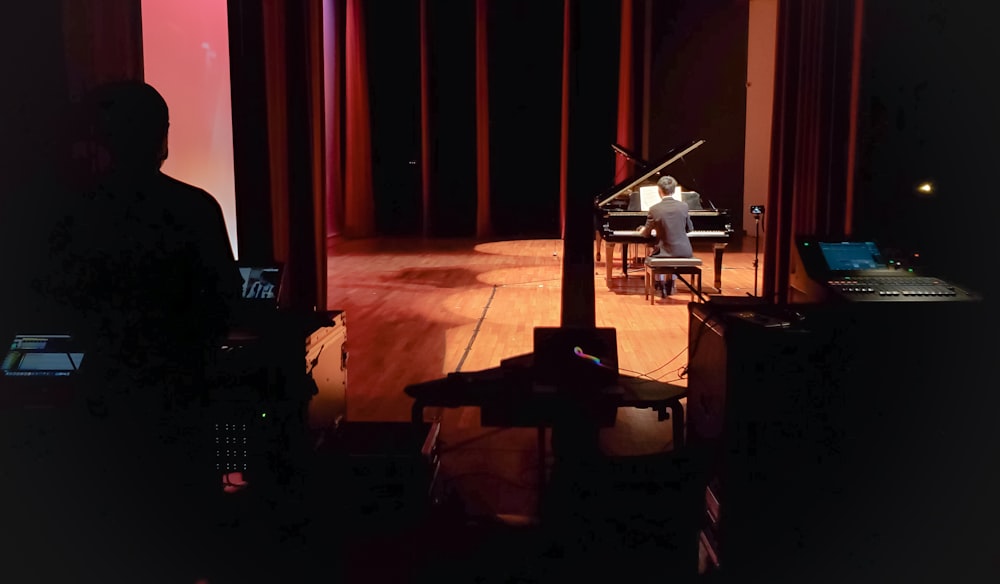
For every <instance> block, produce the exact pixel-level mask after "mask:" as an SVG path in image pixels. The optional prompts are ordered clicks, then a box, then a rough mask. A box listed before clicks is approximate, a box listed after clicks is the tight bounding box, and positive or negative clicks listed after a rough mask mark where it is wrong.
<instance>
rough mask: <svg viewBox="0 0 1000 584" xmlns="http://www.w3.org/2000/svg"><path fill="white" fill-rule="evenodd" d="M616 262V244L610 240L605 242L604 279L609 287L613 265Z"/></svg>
mask: <svg viewBox="0 0 1000 584" xmlns="http://www.w3.org/2000/svg"><path fill="white" fill-rule="evenodd" d="M614 263H615V244H613V243H611V242H610V241H605V242H604V270H605V276H604V278H605V279H604V281H605V282H606V283H607V285H608V288H611V267H612V264H614Z"/></svg>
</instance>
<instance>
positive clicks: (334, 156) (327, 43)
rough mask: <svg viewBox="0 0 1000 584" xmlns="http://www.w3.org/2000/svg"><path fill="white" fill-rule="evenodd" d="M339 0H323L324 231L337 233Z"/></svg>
mask: <svg viewBox="0 0 1000 584" xmlns="http://www.w3.org/2000/svg"><path fill="white" fill-rule="evenodd" d="M342 7H343V3H342V2H338V1H337V0H323V65H324V66H323V74H324V112H325V115H326V156H325V157H324V159H325V162H326V206H327V214H326V234H327V236H328V237H329V236H336V235H339V234H340V232H341V230H342V229H343V226H344V166H343V142H342V133H343V122H344V120H343V113H342V112H343V107H344V106H343V98H342V95H343V86H344V67H343V60H342V59H340V58H339V57H340V56H341V55H343V46H344V40H343V39H344V35H343V31H344V27H343V10H341V8H342Z"/></svg>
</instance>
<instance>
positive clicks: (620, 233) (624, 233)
mask: <svg viewBox="0 0 1000 584" xmlns="http://www.w3.org/2000/svg"><path fill="white" fill-rule="evenodd" d="M606 233H608V234H610V235H611V236H612V237H641V236H640V235H639V232H638V231H636V230H634V229H615V230H612V231H608V232H606ZM727 235H728V233H726V232H725V231H709V230H703V231H689V232H688V234H687V236H688V237H689V238H690V237H693V238H695V239H697V238H700V237H726V236H727Z"/></svg>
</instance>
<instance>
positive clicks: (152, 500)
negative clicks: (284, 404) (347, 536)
mask: <svg viewBox="0 0 1000 584" xmlns="http://www.w3.org/2000/svg"><path fill="white" fill-rule="evenodd" d="M84 110H85V111H86V112H87V116H88V118H89V122H90V138H91V144H92V155H93V158H92V161H91V162H92V168H93V177H92V180H91V181H90V184H89V185H88V186H87V187H86V188H84V189H83V192H82V193H81V194H80V195H79V196H78V197H77V198H76V201H75V204H74V205H73V206H72V207H71V208H70V209H68V210H67V213H66V214H65V217H64V218H63V219H62V220H61V221H60V222H59V223H58V225H57V227H56V229H54V230H53V233H52V236H51V242H50V245H51V252H52V257H53V261H54V264H55V265H54V266H53V268H54V269H52V270H51V273H52V276H51V278H52V279H51V287H50V290H49V292H50V294H51V296H52V299H53V301H54V302H55V304H57V305H59V307H60V308H62V309H63V310H64V314H66V315H67V316H68V317H69V319H70V321H69V324H68V328H70V329H71V330H72V332H74V333H76V334H77V335H78V336H80V337H81V338H82V339H83V340H84V341H85V342H86V344H87V346H88V347H89V349H88V353H87V356H86V359H87V361H85V363H84V364H85V366H86V371H84V368H81V372H82V373H85V374H86V376H87V379H88V383H87V386H88V389H87V391H88V393H89V396H90V400H91V403H92V409H93V411H94V413H95V415H96V416H98V417H100V416H103V417H104V419H105V420H106V421H105V423H104V425H103V427H104V430H102V432H103V433H104V434H103V435H104V436H105V438H104V439H105V440H107V442H108V443H107V444H104V445H102V446H103V447H104V448H105V449H106V453H103V454H102V453H101V452H98V451H97V450H99V449H98V448H95V452H94V455H95V457H96V458H95V464H97V463H98V462H100V463H101V464H103V465H104V469H105V470H104V471H100V472H105V473H107V474H108V478H107V479H106V481H107V482H108V483H109V487H108V489H109V490H113V491H116V492H117V491H118V489H124V490H126V491H129V490H130V489H131V491H133V492H134V493H135V494H133V495H120V496H118V497H117V498H116V499H113V500H114V501H120V500H122V499H132V500H134V501H143V500H145V501H146V504H142V503H136V504H137V505H139V508H140V509H148V510H149V511H150V512H153V511H154V510H155V511H156V512H157V513H164V512H165V510H166V509H172V512H170V513H171V515H172V516H171V517H170V518H169V522H173V523H174V527H173V528H170V527H168V526H165V525H164V526H163V527H162V528H161V527H159V526H150V529H153V530H157V529H162V530H163V531H164V532H167V533H165V534H164V535H163V539H164V541H171V540H173V538H176V537H180V536H181V535H182V534H181V533H178V532H177V530H185V533H184V537H189V536H191V533H190V532H189V531H187V530H190V531H194V530H196V529H197V525H196V524H195V523H193V522H194V521H195V520H196V518H197V516H198V513H196V512H194V511H192V509H194V508H195V507H197V508H203V506H205V505H209V504H210V500H211V497H212V496H213V495H212V493H213V491H212V489H213V488H214V489H218V490H219V491H221V483H220V482H219V478H218V475H217V474H215V473H214V460H213V456H214V454H215V452H214V444H212V442H211V428H210V423H211V419H210V417H209V416H207V410H206V408H205V401H206V400H205V399H204V398H206V396H207V393H208V391H209V390H210V389H211V386H212V383H213V381H212V378H211V377H212V376H211V375H210V372H211V367H212V365H213V362H214V357H215V355H216V354H217V352H218V351H219V348H220V347H221V345H222V342H223V339H224V336H225V334H226V332H227V328H228V326H229V323H230V314H231V311H232V309H233V306H234V304H235V302H236V301H237V300H238V298H239V295H240V291H241V287H242V278H241V277H240V274H239V270H238V268H237V265H236V261H235V259H234V257H233V250H232V249H231V247H230V244H229V237H228V234H227V231H226V226H225V221H224V218H223V214H222V209H221V207H220V206H219V204H218V202H217V201H216V200H215V199H214V198H213V197H212V196H211V195H210V194H209V193H207V192H206V191H204V190H202V189H200V188H198V187H195V186H192V185H189V184H185V183H183V182H181V181H179V180H176V179H174V178H172V177H170V176H167V175H166V174H164V173H163V172H162V171H161V166H162V164H163V162H164V160H166V158H167V154H168V142H167V137H168V128H169V111H168V107H167V104H166V102H165V101H164V99H163V97H162V96H161V95H160V94H159V93H158V92H157V91H156V90H155V89H154V88H153V87H151V86H150V85H148V84H145V83H141V82H131V81H129V82H116V83H113V84H109V85H105V86H102V87H100V88H98V89H97V90H96V91H95V92H94V93H93V95H92V96H91V97H90V99H89V100H88V102H87V107H86V108H84ZM140 493H141V494H140ZM146 505H148V507H147V506H146ZM109 508H110V509H111V510H112V511H113V512H116V513H122V514H123V515H124V516H125V518H124V519H121V518H120V519H119V521H123V522H125V523H130V519H129V517H130V515H131V514H130V513H129V512H128V511H127V509H129V507H127V506H122V508H121V509H118V508H117V505H116V504H115V503H109ZM132 509H133V510H134V509H135V507H132ZM182 517H185V518H186V519H183V520H182V519H181V518H182ZM133 528H135V526H134V525H131V524H130V525H128V526H123V527H122V529H133ZM168 533H169V535H168ZM158 537H159V536H158ZM176 545H177V546H178V549H177V550H170V549H164V550H162V551H163V553H164V554H168V553H171V552H173V551H178V552H180V551H181V550H182V549H183V550H187V549H192V548H190V547H188V546H185V545H184V544H183V543H177V544H176ZM109 553H110V552H109ZM192 580H193V578H192Z"/></svg>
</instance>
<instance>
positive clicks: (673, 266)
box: [646, 257, 701, 304]
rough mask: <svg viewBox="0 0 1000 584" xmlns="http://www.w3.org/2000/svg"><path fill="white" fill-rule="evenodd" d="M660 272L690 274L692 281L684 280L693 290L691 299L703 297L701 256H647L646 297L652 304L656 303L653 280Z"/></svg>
mask: <svg viewBox="0 0 1000 584" xmlns="http://www.w3.org/2000/svg"><path fill="white" fill-rule="evenodd" d="M660 274H671V275H673V274H688V275H690V276H691V281H690V282H688V281H687V280H684V283H685V284H686V285H687V287H688V289H689V290H691V300H692V301H694V300H695V296H697V297H698V298H699V299H700V298H701V260H700V259H699V258H658V257H647V258H646V298H648V299H649V303H650V304H655V303H656V294H655V293H654V290H653V281H654V280H656V276H658V275H660Z"/></svg>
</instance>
